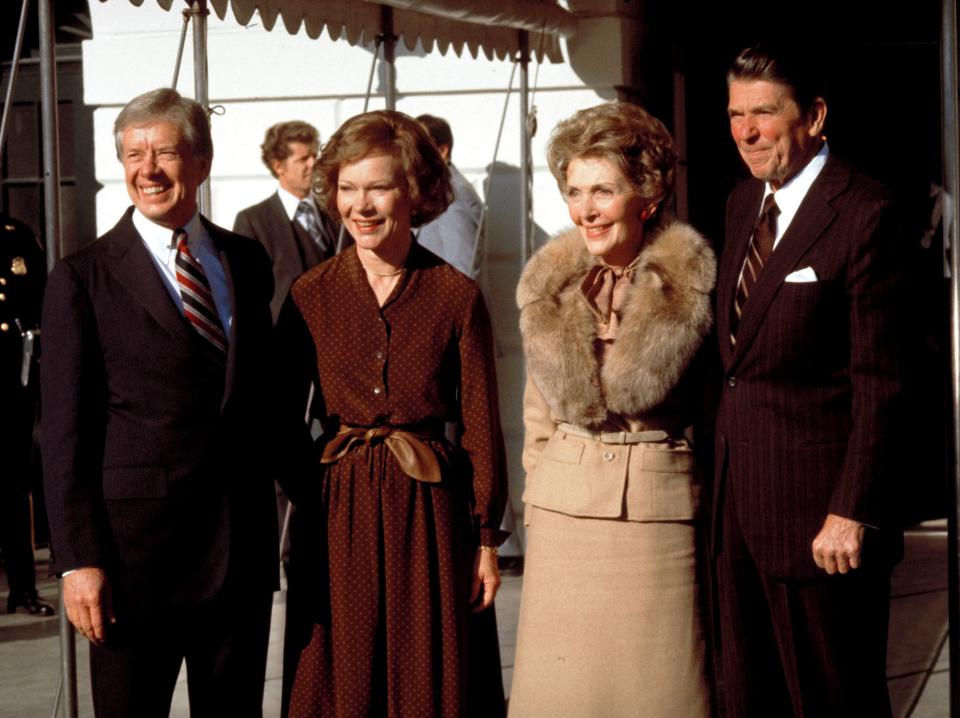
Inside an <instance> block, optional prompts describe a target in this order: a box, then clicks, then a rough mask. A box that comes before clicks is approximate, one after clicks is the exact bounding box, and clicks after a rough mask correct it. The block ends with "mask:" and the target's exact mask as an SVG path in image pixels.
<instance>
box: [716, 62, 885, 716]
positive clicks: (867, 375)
mask: <svg viewBox="0 0 960 718" xmlns="http://www.w3.org/2000/svg"><path fill="white" fill-rule="evenodd" d="M809 52H810V51H808V53H809ZM809 65H810V58H809V56H799V57H798V56H796V55H792V54H790V52H789V51H778V50H776V49H772V48H768V47H764V46H759V45H758V46H756V47H753V48H750V49H747V50H744V51H743V52H742V53H741V54H740V55H739V56H738V57H737V59H736V60H735V61H734V63H733V66H732V67H731V69H730V71H729V73H728V75H727V81H728V90H729V105H728V113H729V117H730V130H731V133H732V135H733V139H734V141H735V143H736V145H737V149H738V150H739V152H740V155H741V157H742V159H743V161H744V162H745V163H746V165H747V167H748V169H749V170H750V173H751V174H752V175H753V179H750V180H748V181H746V182H745V183H743V184H742V185H740V186H738V187H737V188H736V189H735V190H734V191H733V193H732V194H731V196H730V199H729V201H728V204H727V218H726V244H725V247H724V252H723V258H722V260H721V267H720V271H719V277H718V289H717V328H718V333H719V342H720V354H721V359H722V364H723V371H724V380H723V381H724V383H723V390H722V395H721V400H720V407H719V416H718V422H717V456H716V461H717V476H716V482H715V501H714V508H715V516H716V517H717V524H716V526H715V532H714V539H715V549H714V551H715V558H716V574H717V595H718V599H719V602H720V646H719V649H720V655H721V657H722V658H721V681H722V687H723V690H722V699H723V703H724V706H725V708H726V714H727V715H730V716H738V717H739V716H771V715H797V716H825V715H841V714H844V713H848V714H859V715H870V716H882V715H889V714H890V703H889V697H888V695H887V689H886V676H885V658H886V635H887V620H888V611H889V593H890V569H891V567H892V565H893V564H894V563H895V562H896V560H898V558H899V553H900V551H901V548H900V546H901V541H902V538H901V534H900V532H899V529H898V528H897V523H896V520H895V516H894V515H893V507H892V501H891V493H892V483H893V481H894V480H895V478H896V473H895V471H894V461H893V459H894V458H895V455H896V454H895V452H896V449H895V445H896V444H897V435H896V434H895V432H894V430H893V422H894V420H895V419H898V418H899V416H898V415H899V413H900V397H901V394H902V391H901V381H902V376H901V369H900V364H899V362H900V358H901V355H902V352H903V349H904V347H903V346H902V345H901V343H900V342H901V339H900V332H899V329H898V327H899V325H900V321H899V319H898V317H897V313H898V312H899V311H900V310H901V309H902V305H903V301H902V300H903V298H902V296H901V294H900V287H901V284H902V282H901V276H900V271H901V269H900V268H901V266H902V263H901V262H900V261H899V260H898V256H897V255H898V252H899V251H900V249H901V247H902V244H901V243H899V241H898V240H899V238H898V230H897V226H896V225H897V222H896V221H895V219H894V217H893V214H892V212H891V204H890V197H889V194H888V193H887V191H886V190H885V189H884V188H883V187H882V186H881V185H879V184H878V183H876V182H874V181H873V180H871V179H868V178H867V177H865V176H863V175H861V174H859V173H858V172H856V171H855V170H853V169H852V168H851V167H850V166H849V165H847V164H845V163H844V162H842V161H841V160H839V159H837V158H836V157H835V156H834V155H833V154H831V153H830V151H829V149H828V148H827V145H826V142H825V138H824V137H823V134H822V132H823V126H824V122H825V120H826V116H827V104H826V101H825V100H824V97H823V93H822V92H821V90H820V88H819V85H818V84H817V83H818V82H819V78H818V77H817V76H816V75H815V74H813V73H811V72H810V70H811V68H810V66H809ZM768 197H773V200H772V208H771V209H770V210H769V211H762V210H761V208H762V207H764V208H766V207H767V206H768V205H770V204H771V201H768V200H767V198H768ZM771 245H772V247H771ZM771 252H772V253H771Z"/></svg>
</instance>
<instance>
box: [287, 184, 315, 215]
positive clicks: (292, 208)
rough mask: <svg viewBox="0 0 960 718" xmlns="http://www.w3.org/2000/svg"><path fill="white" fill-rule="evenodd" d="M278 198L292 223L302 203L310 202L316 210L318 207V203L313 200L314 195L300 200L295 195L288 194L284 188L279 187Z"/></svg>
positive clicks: (308, 195)
mask: <svg viewBox="0 0 960 718" xmlns="http://www.w3.org/2000/svg"><path fill="white" fill-rule="evenodd" d="M277 196H278V197H280V202H281V203H282V204H283V209H284V210H285V211H286V213H287V217H288V218H289V219H290V220H291V221H292V220H293V217H294V215H295V214H296V213H297V206H298V205H299V204H300V203H301V202H309V203H310V204H312V205H313V207H314V209H316V207H317V203H316V202H315V201H314V199H313V195H312V194H309V193H308V194H307V196H306V197H304V198H303V199H300V198H299V197H297V196H296V195H295V194H291V193H290V192H287V190H285V189H284V188H283V187H280V186H279V185H278V186H277Z"/></svg>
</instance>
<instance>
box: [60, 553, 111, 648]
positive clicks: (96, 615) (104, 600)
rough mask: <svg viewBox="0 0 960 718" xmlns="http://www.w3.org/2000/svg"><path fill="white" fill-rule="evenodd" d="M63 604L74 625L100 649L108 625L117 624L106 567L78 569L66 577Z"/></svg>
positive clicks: (64, 578) (64, 579)
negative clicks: (105, 571)
mask: <svg viewBox="0 0 960 718" xmlns="http://www.w3.org/2000/svg"><path fill="white" fill-rule="evenodd" d="M63 605H64V606H65V607H66V609H67V618H69V619H70V623H72V624H73V625H74V627H75V628H76V629H77V630H78V631H80V633H82V634H83V635H84V636H86V637H87V639H88V640H89V641H90V643H93V644H96V645H98V646H102V645H103V642H104V640H105V638H106V623H108V622H109V623H116V622H117V619H116V617H115V616H114V615H113V605H112V601H111V594H110V582H109V581H108V580H107V575H106V574H105V573H104V571H103V569H102V568H78V569H77V570H75V571H71V572H70V573H68V574H67V575H66V576H64V577H63Z"/></svg>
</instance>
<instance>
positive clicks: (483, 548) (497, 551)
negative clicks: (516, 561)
mask: <svg viewBox="0 0 960 718" xmlns="http://www.w3.org/2000/svg"><path fill="white" fill-rule="evenodd" d="M480 550H481V551H487V552H488V553H492V554H493V555H494V556H499V555H500V549H499V548H497V547H496V546H481V547H480Z"/></svg>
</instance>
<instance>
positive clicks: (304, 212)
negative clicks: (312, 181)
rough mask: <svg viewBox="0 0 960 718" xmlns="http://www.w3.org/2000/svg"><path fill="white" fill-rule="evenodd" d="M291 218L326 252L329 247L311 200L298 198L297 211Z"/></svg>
mask: <svg viewBox="0 0 960 718" xmlns="http://www.w3.org/2000/svg"><path fill="white" fill-rule="evenodd" d="M293 218H294V219H295V220H296V221H297V222H298V223H299V224H300V226H301V227H303V228H304V229H305V230H307V234H309V235H310V239H312V240H313V241H314V243H315V244H316V245H317V246H318V247H320V250H321V251H323V252H326V251H327V250H328V249H329V248H328V247H327V245H326V242H325V241H324V240H325V238H324V236H323V232H322V231H321V229H320V220H319V218H318V217H317V210H316V208H315V207H314V206H313V204H312V203H311V202H308V201H307V200H305V199H302V200H300V204H298V205H297V211H296V213H295V214H294V215H293Z"/></svg>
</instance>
